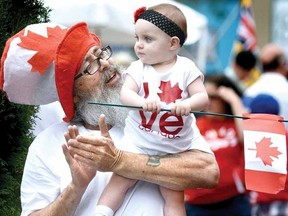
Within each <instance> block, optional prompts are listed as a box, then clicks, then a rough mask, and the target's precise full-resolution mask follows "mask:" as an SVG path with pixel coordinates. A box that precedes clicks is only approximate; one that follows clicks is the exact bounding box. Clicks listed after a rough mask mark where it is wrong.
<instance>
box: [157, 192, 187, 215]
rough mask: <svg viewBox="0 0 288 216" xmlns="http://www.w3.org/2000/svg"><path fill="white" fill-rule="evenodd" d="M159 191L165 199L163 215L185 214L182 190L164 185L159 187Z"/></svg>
mask: <svg viewBox="0 0 288 216" xmlns="http://www.w3.org/2000/svg"><path fill="white" fill-rule="evenodd" d="M160 191H161V194H162V196H163V198H164V201H165V203H164V215H165V216H175V215H177V216H186V211H185V205H184V192H183V191H174V190H170V189H168V188H164V187H160Z"/></svg>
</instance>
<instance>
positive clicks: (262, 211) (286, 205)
mask: <svg viewBox="0 0 288 216" xmlns="http://www.w3.org/2000/svg"><path fill="white" fill-rule="evenodd" d="M279 111H280V107H279V104H278V102H277V100H276V99H275V98H274V97H273V96H271V95H269V94H259V95H257V96H256V97H255V98H253V100H252V101H251V104H250V112H251V113H266V114H273V115H278V114H279ZM287 143H288V131H286V145H287ZM286 147H287V146H286ZM286 149H287V148H286ZM287 155H288V149H287ZM287 163H288V162H287ZM287 166H288V164H287ZM250 202H251V205H252V211H251V216H264V215H269V216H270V215H273V216H285V215H288V180H287V179H286V184H285V190H283V191H280V192H279V193H277V194H268V193H261V192H257V191H251V192H250Z"/></svg>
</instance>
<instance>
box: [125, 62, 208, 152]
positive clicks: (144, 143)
mask: <svg viewBox="0 0 288 216" xmlns="http://www.w3.org/2000/svg"><path fill="white" fill-rule="evenodd" d="M125 74H129V75H130V76H131V77H132V78H133V79H134V81H135V82H136V84H137V86H138V89H139V92H138V95H139V96H141V97H143V98H146V97H148V98H149V97H152V98H157V99H158V100H159V101H160V103H161V108H167V109H170V107H171V105H173V104H174V103H176V102H178V101H182V100H185V99H187V98H189V97H190V96H189V93H188V90H187V88H188V86H189V85H190V84H191V83H192V82H193V81H194V80H195V79H196V78H198V77H200V78H201V79H202V80H203V79H204V78H203V74H202V73H201V72H200V70H199V69H198V68H197V67H196V66H195V64H194V63H193V62H192V61H191V60H190V59H188V58H186V57H182V56H177V61H176V63H175V64H174V66H173V67H172V68H170V69H169V70H168V71H166V72H165V73H157V72H156V71H155V69H154V68H153V67H152V66H151V65H146V64H143V63H142V62H141V61H140V60H138V61H135V62H133V63H132V64H131V65H130V66H129V67H128V68H127V70H126V71H125ZM192 85H193V84H192ZM195 121H196V119H195V117H194V115H193V114H190V115H188V116H174V115H171V114H169V112H167V111H161V112H160V113H159V114H156V113H151V112H143V111H141V110H140V111H139V110H135V109H132V110H130V111H129V115H128V117H127V118H126V122H125V125H126V126H125V128H124V133H125V138H124V140H125V141H123V142H122V143H123V144H125V145H124V146H123V145H122V146H121V147H120V148H122V149H124V150H126V151H132V152H141V153H146V154H167V153H177V152H183V151H186V150H189V149H191V148H192V145H193V142H192V140H193V137H194V129H195V128H196V124H195ZM128 143H129V146H128V145H127V144H128ZM133 146H135V147H134V148H133Z"/></svg>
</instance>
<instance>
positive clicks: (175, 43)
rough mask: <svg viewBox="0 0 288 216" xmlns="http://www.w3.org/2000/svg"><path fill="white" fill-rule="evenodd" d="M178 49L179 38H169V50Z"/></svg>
mask: <svg viewBox="0 0 288 216" xmlns="http://www.w3.org/2000/svg"><path fill="white" fill-rule="evenodd" d="M179 48H180V40H179V38H178V37H176V36H173V37H171V49H172V50H175V49H179Z"/></svg>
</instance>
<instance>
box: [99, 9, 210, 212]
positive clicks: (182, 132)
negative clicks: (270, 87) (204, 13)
mask: <svg viewBox="0 0 288 216" xmlns="http://www.w3.org/2000/svg"><path fill="white" fill-rule="evenodd" d="M186 29H187V24H186V18H185V16H184V14H183V13H182V11H181V10H180V9H179V8H177V7H176V6H174V5H171V4H158V5H155V6H152V7H149V8H148V9H147V10H146V8H140V9H138V10H137V11H136V12H135V36H136V43H135V46H134V50H135V53H136V55H137V56H138V58H139V60H137V61H135V62H133V63H132V64H131V65H130V66H129V67H128V69H127V71H125V75H126V76H125V81H124V84H123V87H122V89H121V94H120V95H121V98H120V99H121V102H122V104H126V105H130V106H140V107H143V111H142V110H141V111H139V110H135V109H134V110H131V111H130V112H129V115H128V118H127V119H126V124H125V125H126V126H125V128H124V138H123V140H122V141H121V143H123V144H124V145H123V146H122V148H121V149H122V150H124V151H130V152H134V153H143V154H149V155H155V154H157V155H158V154H160V155H166V154H176V153H178V152H183V151H186V150H190V149H193V148H195V147H196V146H197V145H199V144H200V143H198V141H197V140H195V137H194V136H193V134H194V132H193V130H194V128H193V127H191V124H192V123H193V122H195V117H194V115H193V114H190V112H191V111H200V110H203V109H204V108H205V107H206V105H207V104H208V95H207V93H206V90H205V87H204V85H203V79H204V77H203V74H202V73H201V72H200V71H199V69H198V68H197V67H196V66H195V64H194V63H193V62H192V61H191V60H190V59H188V58H185V57H182V56H179V55H178V53H179V51H180V49H181V47H182V45H183V43H184V41H185V40H186V37H187V31H186ZM161 108H164V109H169V110H170V109H171V112H170V111H163V112H160V109H161ZM172 122H173V123H172ZM172 124H173V125H172ZM203 141H204V140H203ZM202 145H203V146H206V145H207V144H206V143H203V144H201V145H200V146H202ZM200 146H199V147H200ZM211 153H212V152H211ZM135 182H136V181H135V180H132V179H126V178H123V177H122V176H119V175H117V174H114V175H113V176H112V178H111V180H110V182H109V184H108V186H107V187H106V188H105V190H104V193H103V194H102V195H101V197H100V200H99V202H98V207H97V209H99V211H96V212H97V213H96V214H95V215H103V214H104V213H105V212H106V211H105V212H104V211H103V209H107V211H109V212H110V214H105V215H113V212H115V211H116V210H117V209H118V208H119V206H120V205H121V203H122V201H123V199H124V197H125V194H126V191H127V190H128V189H129V188H130V187H131V186H132V185H134V184H135ZM160 191H161V194H162V196H163V198H164V201H165V205H164V215H165V216H169V215H171V216H175V215H177V216H185V215H186V213H185V207H184V195H183V191H176V190H170V189H168V188H165V187H160Z"/></svg>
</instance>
